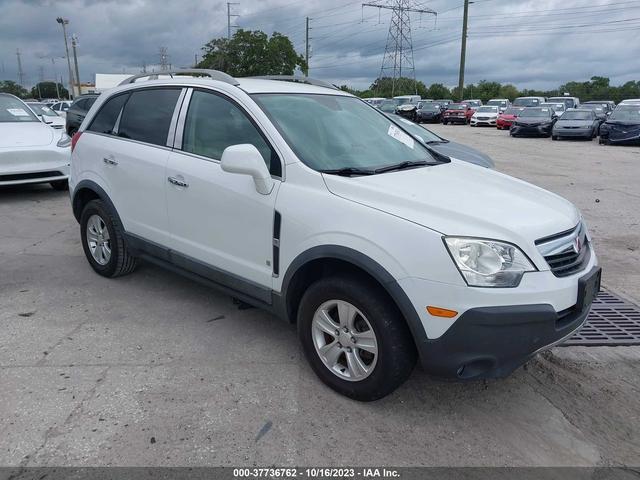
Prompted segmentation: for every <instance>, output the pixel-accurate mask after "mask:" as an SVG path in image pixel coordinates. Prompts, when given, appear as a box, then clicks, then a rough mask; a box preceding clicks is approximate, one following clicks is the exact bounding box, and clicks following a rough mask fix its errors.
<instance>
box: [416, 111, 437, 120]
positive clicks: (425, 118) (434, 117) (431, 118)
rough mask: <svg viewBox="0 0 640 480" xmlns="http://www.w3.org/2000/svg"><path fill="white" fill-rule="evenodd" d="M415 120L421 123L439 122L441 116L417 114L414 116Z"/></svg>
mask: <svg viewBox="0 0 640 480" xmlns="http://www.w3.org/2000/svg"><path fill="white" fill-rule="evenodd" d="M416 118H417V119H418V120H420V121H422V122H439V121H440V118H442V115H441V114H439V113H436V114H424V113H420V112H418V113H417V114H416Z"/></svg>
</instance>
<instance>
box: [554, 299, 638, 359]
mask: <svg viewBox="0 0 640 480" xmlns="http://www.w3.org/2000/svg"><path fill="white" fill-rule="evenodd" d="M575 345H582V346H587V347H597V346H609V347H612V346H623V345H627V346H628V345H640V309H639V308H638V307H636V306H635V305H633V304H631V303H629V302H626V301H625V300H622V299H621V298H618V297H616V296H615V295H613V294H612V293H610V292H607V291H604V290H603V291H601V292H600V293H599V294H598V297H597V298H596V299H595V300H594V302H593V305H592V306H591V312H589V317H588V318H587V323H586V324H585V326H584V327H582V330H580V332H578V333H577V334H576V335H574V336H573V337H571V338H570V339H569V340H567V341H566V342H565V343H563V344H562V346H564V347H569V346H575Z"/></svg>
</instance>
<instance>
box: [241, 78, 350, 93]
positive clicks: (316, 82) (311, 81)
mask: <svg viewBox="0 0 640 480" xmlns="http://www.w3.org/2000/svg"><path fill="white" fill-rule="evenodd" d="M248 78H257V79H260V80H281V81H283V82H298V83H307V84H309V85H315V86H316V87H325V88H332V89H334V90H340V89H339V88H338V87H336V86H335V85H333V84H331V83H329V82H325V81H323V80H318V79H315V78H309V77H297V76H295V75H262V76H257V77H248Z"/></svg>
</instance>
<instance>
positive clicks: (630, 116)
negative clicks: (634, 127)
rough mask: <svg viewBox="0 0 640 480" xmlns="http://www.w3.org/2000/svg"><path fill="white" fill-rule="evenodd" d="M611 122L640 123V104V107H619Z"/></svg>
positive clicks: (611, 117) (610, 118) (614, 112)
mask: <svg viewBox="0 0 640 480" xmlns="http://www.w3.org/2000/svg"><path fill="white" fill-rule="evenodd" d="M609 120H613V121H616V122H631V123H640V104H638V105H619V106H618V108H616V109H615V110H614V111H613V113H612V114H611V116H610V117H609Z"/></svg>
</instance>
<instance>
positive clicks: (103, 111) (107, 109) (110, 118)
mask: <svg viewBox="0 0 640 480" xmlns="http://www.w3.org/2000/svg"><path fill="white" fill-rule="evenodd" d="M128 98H129V94H128V93H126V94H124V95H118V96H116V97H111V98H110V99H109V100H107V101H106V102H105V103H104V105H102V107H101V108H100V111H99V112H98V113H97V114H96V116H95V117H94V118H93V121H92V122H91V125H89V128H88V130H89V131H90V132H96V133H106V134H109V135H112V134H113V128H114V127H115V124H116V120H118V115H120V111H121V110H122V107H123V105H124V104H125V102H126V101H127V99H128ZM165 138H166V137H165Z"/></svg>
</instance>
